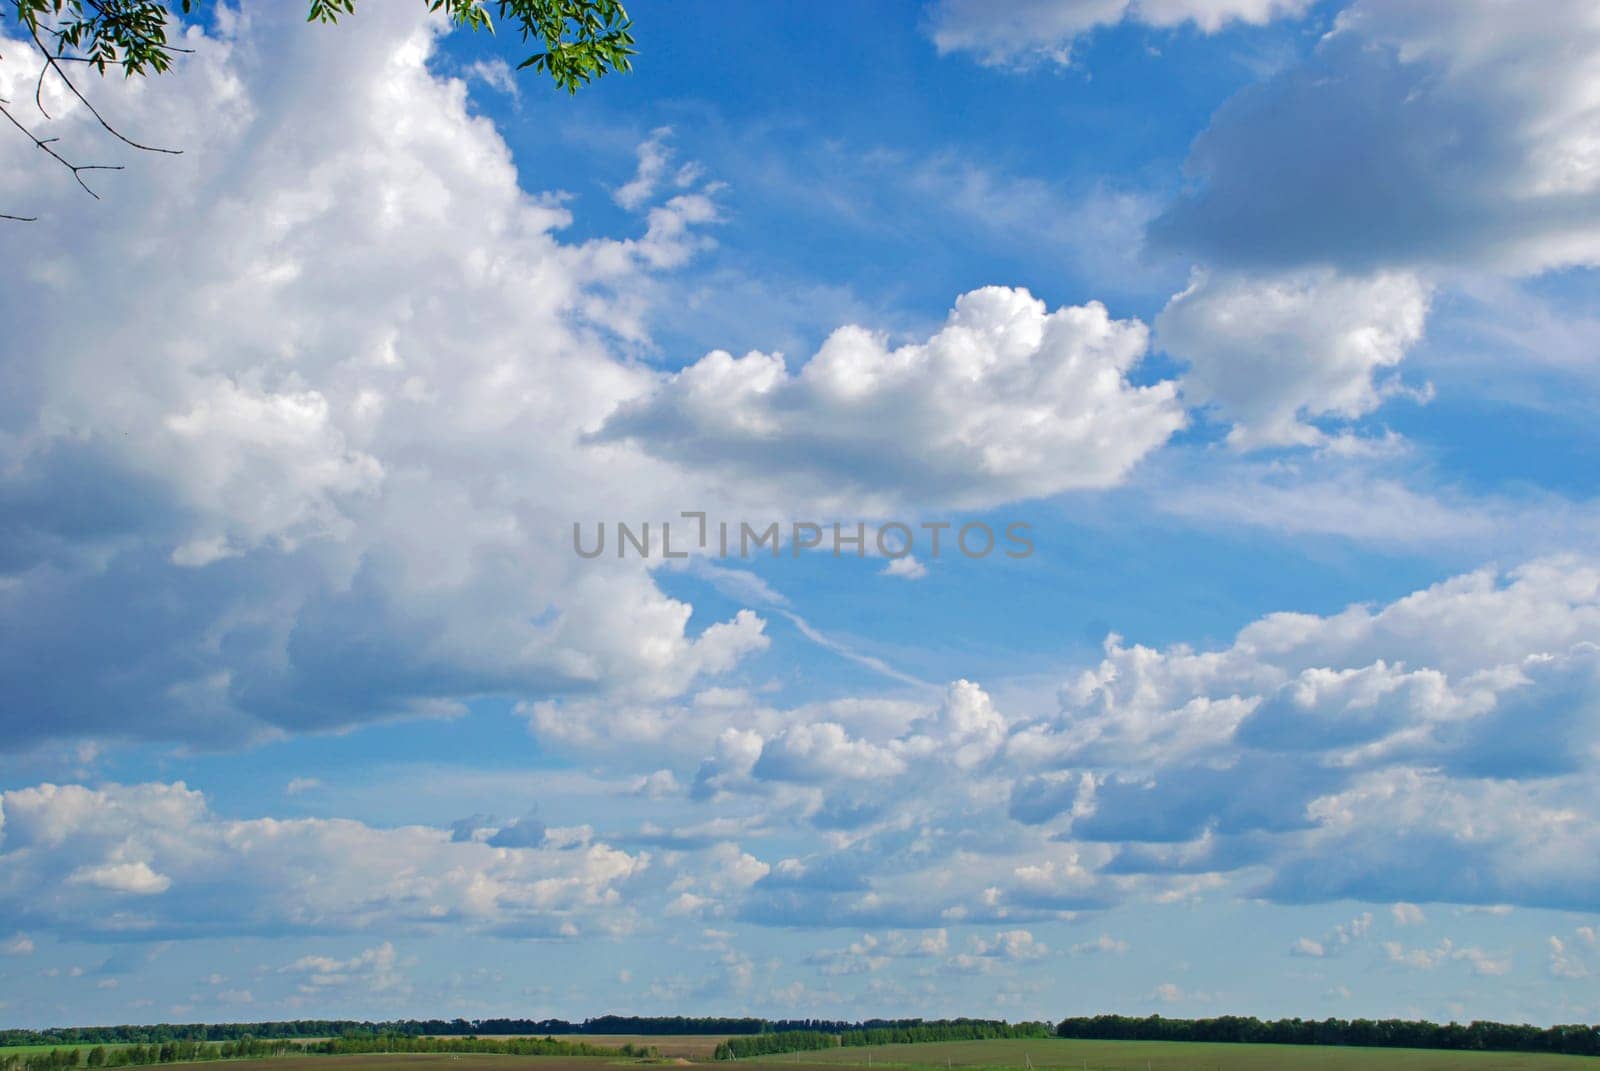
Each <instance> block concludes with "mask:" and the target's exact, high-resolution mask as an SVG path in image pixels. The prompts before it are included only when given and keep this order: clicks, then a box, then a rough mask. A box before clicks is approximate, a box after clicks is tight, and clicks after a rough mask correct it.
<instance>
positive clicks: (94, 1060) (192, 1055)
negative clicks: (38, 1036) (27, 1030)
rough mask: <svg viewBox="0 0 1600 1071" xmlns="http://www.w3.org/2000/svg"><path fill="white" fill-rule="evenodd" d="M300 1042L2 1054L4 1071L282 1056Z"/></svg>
mask: <svg viewBox="0 0 1600 1071" xmlns="http://www.w3.org/2000/svg"><path fill="white" fill-rule="evenodd" d="M12 1033H15V1031H12ZM296 1048H297V1046H296V1045H295V1043H294V1042H292V1041H287V1040H283V1039H274V1040H266V1039H261V1038H253V1037H248V1036H247V1037H241V1038H239V1039H238V1040H237V1041H223V1042H206V1041H188V1040H183V1041H163V1042H158V1043H152V1044H149V1045H143V1044H133V1045H115V1046H114V1047H112V1048H107V1047H106V1046H105V1045H95V1046H94V1047H93V1048H89V1049H84V1048H58V1049H47V1050H44V1051H39V1052H21V1053H7V1054H5V1055H0V1071H67V1069H70V1068H76V1067H90V1068H102V1067H137V1066H142V1065H145V1064H173V1063H179V1062H180V1061H193V1060H232V1059H238V1058H243V1057H258V1056H282V1055H283V1054H284V1053H287V1052H289V1051H290V1050H291V1049H296Z"/></svg>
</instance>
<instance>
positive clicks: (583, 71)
mask: <svg viewBox="0 0 1600 1071" xmlns="http://www.w3.org/2000/svg"><path fill="white" fill-rule="evenodd" d="M203 2H204V0H9V3H10V6H11V8H12V9H13V12H14V14H15V16H16V20H17V22H18V23H20V24H21V25H22V26H24V27H25V28H26V29H27V31H28V34H29V36H31V37H33V38H34V40H35V41H37V42H38V43H39V44H40V47H41V48H42V49H44V50H46V51H47V52H48V54H49V55H50V56H51V57H52V58H54V59H56V60H60V61H63V62H71V63H83V64H86V65H88V66H89V67H92V68H94V70H95V71H97V72H98V73H100V74H105V73H106V72H107V71H108V70H109V69H112V68H117V67H120V68H121V69H122V72H123V74H124V75H127V76H130V77H131V76H133V75H136V74H137V75H144V74H162V73H164V72H166V71H168V70H170V69H171V67H172V60H173V53H175V52H181V51H183V49H181V48H178V47H176V46H174V45H173V44H172V43H171V42H170V41H169V40H168V38H167V27H168V26H169V24H171V23H172V21H173V20H172V16H173V15H174V14H175V13H176V14H182V15H185V16H189V15H193V14H196V13H197V12H198V11H199V10H200V8H201V6H202V4H203ZM423 2H424V3H426V4H427V5H428V10H429V11H443V12H444V13H445V14H446V15H447V16H448V17H449V19H450V21H451V22H452V23H453V24H455V25H457V26H462V27H465V28H467V29H469V30H487V31H489V32H490V33H494V32H495V28H496V25H497V23H498V24H509V25H511V26H514V27H516V30H517V33H518V34H519V36H520V38H521V40H522V41H524V42H529V41H537V42H539V43H540V44H541V45H543V48H542V49H541V50H540V51H537V52H534V53H532V54H531V55H529V56H528V57H527V58H526V59H524V60H523V61H522V62H521V63H520V64H518V65H517V69H518V70H524V69H526V68H529V67H531V68H533V69H534V70H536V71H543V72H545V73H546V74H548V75H549V76H550V77H551V78H552V79H554V81H555V83H556V84H557V85H559V86H560V87H561V88H563V89H565V90H566V91H567V92H569V93H576V92H577V91H578V89H579V87H581V86H584V85H587V84H588V83H589V82H590V81H592V80H593V79H596V78H601V77H603V76H605V75H606V74H608V73H611V72H613V71H629V70H632V69H633V63H632V57H633V56H634V55H636V54H637V53H636V51H635V49H634V47H633V46H634V43H635V42H634V39H633V23H632V20H630V19H629V17H628V11H627V9H626V8H624V7H623V6H622V4H621V3H620V2H619V0H423ZM491 7H492V11H491ZM174 9H175V10H174ZM355 10H356V0H310V11H309V14H308V15H307V16H306V21H308V22H322V23H333V22H338V21H339V19H340V18H341V17H342V16H345V15H353V14H355Z"/></svg>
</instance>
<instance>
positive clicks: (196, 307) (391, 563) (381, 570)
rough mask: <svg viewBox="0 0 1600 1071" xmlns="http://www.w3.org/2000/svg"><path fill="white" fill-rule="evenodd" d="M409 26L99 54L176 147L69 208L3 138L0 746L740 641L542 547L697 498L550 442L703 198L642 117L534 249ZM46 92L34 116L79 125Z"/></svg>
mask: <svg viewBox="0 0 1600 1071" xmlns="http://www.w3.org/2000/svg"><path fill="white" fill-rule="evenodd" d="M443 28H444V23H443V22H442V21H441V20H439V19H437V18H429V17H427V16H426V12H425V10H424V9H423V8H422V7H421V6H420V5H383V7H382V9H381V10H376V11H372V12H364V13H363V16H362V18H360V19H355V20H351V21H350V23H349V25H348V26H341V27H340V28H339V30H338V32H337V33H330V32H326V31H322V30H319V29H318V28H316V27H308V26H306V25H305V24H304V22H303V19H300V18H297V17H296V16H295V14H294V12H293V11H290V10H288V9H287V8H286V7H282V6H280V5H267V6H261V7H251V8H249V9H247V10H235V9H227V10H223V11H219V12H218V14H217V17H216V19H215V22H214V23H213V24H211V25H210V27H209V29H207V30H202V29H200V28H198V27H193V28H190V29H188V30H186V31H185V32H184V40H183V42H182V44H183V46H184V47H185V48H189V49H192V50H193V53H192V54H191V55H186V56H185V57H184V59H183V62H182V63H180V64H179V65H178V69H177V70H175V72H174V73H172V74H171V75H169V76H165V77H163V78H159V79H150V80H148V81H145V80H139V79H134V80H129V81H128V82H127V83H123V82H122V81H121V80H116V79H108V80H106V81H105V82H104V83H98V82H97V83H96V85H95V87H94V88H95V90H96V92H97V93H102V94H105V95H106V96H107V98H108V102H109V106H111V107H112V108H113V110H114V111H115V112H116V114H117V115H118V117H119V121H120V122H121V123H123V124H124V125H125V126H126V127H127V128H128V129H129V130H133V131H139V132H148V133H149V134H150V135H152V136H153V135H154V134H155V133H156V132H159V133H160V135H161V137H162V138H164V139H166V140H168V141H170V142H172V143H174V144H177V145H180V146H181V147H182V148H183V149H184V150H185V151H184V154H183V155H182V156H179V157H172V158H160V159H155V158H149V157H145V158H140V159H137V160H132V161H129V163H130V167H129V169H128V170H127V171H125V172H119V173H116V174H114V175H111V174H107V175H104V176H102V178H103V180H104V181H103V183H102V185H103V186H104V187H105V192H106V194H107V195H108V201H107V204H106V205H104V206H93V207H91V206H88V205H86V203H85V202H84V200H81V198H82V194H81V192H79V191H77V190H76V188H75V187H74V186H73V184H72V183H71V182H70V180H67V176H65V175H64V174H62V173H58V172H57V171H53V170H51V169H50V167H48V166H46V165H48V164H49V161H47V160H42V159H41V160H35V159H33V158H34V157H41V158H42V156H43V154H40V153H37V152H35V151H33V150H32V149H31V148H29V147H28V146H27V145H26V143H25V142H23V141H21V139H4V140H3V141H0V163H3V164H4V166H3V167H0V204H4V205H5V206H6V207H7V208H8V209H13V210H18V211H23V210H25V211H28V212H30V213H33V214H37V215H39V216H40V217H41V219H40V222H39V223H37V224H35V225H32V226H30V227H28V228H26V229H25V230H18V231H16V232H15V233H13V234H11V235H10V236H9V240H8V243H7V246H6V252H5V257H6V258H7V260H8V262H9V263H10V265H11V267H12V268H13V269H14V270H13V272H12V275H13V276H14V279H15V285H13V286H11V287H8V288H7V290H6V293H5V295H4V296H3V297H0V309H3V310H4V312H5V315H6V320H7V323H8V324H10V325H11V327H10V328H9V329H8V342H7V359H6V383H7V388H6V393H7V396H8V398H9V400H10V404H7V405H5V406H4V407H0V503H3V508H4V511H5V513H6V514H7V517H8V522H7V539H6V541H5V542H6V544H7V549H6V551H5V552H4V554H3V555H0V578H3V583H0V619H3V620H4V621H6V622H7V628H6V631H7V632H8V634H14V635H17V636H18V637H20V638H21V639H20V640H19V642H16V643H8V644H7V645H6V648H5V650H4V652H0V672H3V673H4V675H5V677H6V679H7V680H8V681H10V682H12V684H13V687H14V697H15V699H16V702H14V703H8V704H7V707H6V714H4V715H0V724H3V726H4V730H5V731H4V733H3V734H0V735H3V736H4V739H5V741H6V745H7V746H12V747H25V746H27V745H28V744H30V743H31V742H34V741H36V740H37V739H38V738H40V737H42V736H46V735H50V734H64V735H98V736H114V735H123V734H127V735H134V736H151V737H158V738H159V737H165V738H176V739H182V740H186V741H190V742H199V743H206V744H216V743H234V742H237V741H239V740H240V739H242V738H249V737H261V736H265V735H270V734H273V733H278V732H283V731H295V730H302V729H319V728H327V727H331V726H338V725H342V724H348V723H350V722H353V721H357V720H361V719H366V718H373V717H388V716H395V715H418V714H421V715H429V714H448V713H451V712H455V711H459V710H460V709H461V707H460V705H459V704H460V700H461V698H462V697H464V696H469V695H473V694H484V693H502V694H512V695H519V694H534V695H543V694H551V693H557V692H560V693H568V692H584V691H599V690H607V691H612V690H614V691H616V692H618V693H619V694H623V695H629V694H631V695H633V696H635V697H650V698H659V697H662V696H668V695H672V694H676V693H677V692H680V691H682V690H683V689H684V688H685V687H686V686H687V685H688V684H689V683H690V682H691V681H692V680H694V678H695V677H697V676H699V675H702V674H714V673H717V672H720V671H722V670H725V669H727V668H728V667H729V666H731V665H732V664H733V663H734V662H735V661H736V660H737V659H738V658H739V657H740V656H741V655H742V654H744V653H746V652H748V651H752V650H756V649H759V648H760V647H761V646H763V645H764V644H765V642H766V641H765V639H764V638H763V637H762V636H761V634H760V633H761V622H760V621H759V620H758V619H756V618H754V617H753V615H746V616H743V617H740V618H738V619H736V620H734V621H733V622H731V623H728V624H726V625H721V626H716V625H714V626H712V627H711V628H709V629H706V630H705V631H704V632H703V634H701V635H700V636H694V635H690V634H688V633H687V631H686V626H687V623H688V621H689V616H690V613H691V607H689V606H688V605H686V604H684V603H681V602H679V601H676V600H674V599H670V598H667V597H666V596H665V595H663V594H662V593H661V591H660V590H659V589H658V588H657V587H656V585H655V584H654V582H653V581H652V579H651V577H650V575H649V573H648V571H647V570H646V569H645V568H644V567H643V566H642V565H640V564H638V563H619V562H608V563H601V562H596V563H582V562H580V561H579V560H578V559H577V558H576V556H575V555H574V554H572V553H571V549H570V546H569V544H568V534H569V533H570V526H571V524H572V523H573V521H574V520H579V519H589V518H594V517H597V516H602V515H604V516H609V515H610V514H611V512H612V511H613V510H615V509H616V508H617V505H618V504H619V503H627V504H628V505H629V506H630V507H637V508H638V509H639V510H641V511H643V512H649V513H657V512H662V511H670V510H675V509H676V508H679V507H680V506H681V504H682V503H683V502H687V501H694V502H697V503H709V504H715V503H717V502H718V501H720V499H719V497H718V495H717V494H716V493H715V492H714V491H711V490H708V489H707V488H706V487H705V486H704V485H703V484H701V483H698V482H697V481H696V480H695V478H693V477H692V476H689V475H685V474H683V473H681V472H676V471H673V470H670V469H668V468H665V467H663V466H660V465H657V464H656V463H654V462H652V461H651V460H650V459H649V458H647V457H644V456H642V455H639V454H637V453H628V452H626V451H623V450H621V449H620V448H617V447H597V446H586V445H584V444H583V443H582V442H581V440H582V437H583V435H584V433H585V432H586V431H587V430H590V429H592V427H593V426H595V425H596V424H598V422H599V421H600V420H601V419H602V418H603V417H604V416H605V414H606V413H608V412H610V411H611V410H612V409H614V408H615V407H616V406H617V405H618V404H619V403H620V402H622V401H625V400H627V399H628V398H630V397H632V396H634V395H636V394H638V393H640V392H642V391H645V390H648V389H649V388H650V387H651V385H652V383H653V377H652V376H651V375H650V374H649V373H648V372H647V371H646V370H645V369H644V368H642V367H640V366H638V365H636V364H633V363H631V362H630V361H628V360H627V359H625V357H626V353H627V350H628V347H629V346H631V345H633V340H636V339H637V338H638V337H639V335H640V332H641V326H640V319H639V317H640V316H641V314H642V312H643V310H644V308H645V307H646V306H647V304H648V302H649V301H650V300H651V293H652V287H653V285H654V283H653V280H654V277H655V273H657V272H659V271H662V270H665V269H667V268H670V267H672V266H675V265H678V264H681V263H683V262H684V261H685V260H687V259H688V258H689V257H690V256H691V255H692V254H693V253H694V251H695V250H696V249H697V248H699V247H700V246H701V245H702V244H704V242H705V240H706V239H705V238H704V235H703V233H702V225H703V224H705V223H708V222H710V221H712V220H713V219H714V218H715V216H716V209H715V206H714V205H713V204H712V201H711V199H710V193H711V191H710V189H709V188H708V187H707V186H705V185H704V184H703V183H701V182H700V181H699V180H698V178H697V177H696V175H695V173H694V171H693V169H683V168H679V169H677V170H676V171H673V172H672V173H671V174H670V175H668V174H666V173H665V172H664V169H665V164H664V163H661V162H660V161H663V160H664V158H665V154H666V149H665V146H664V141H663V138H664V134H661V133H660V132H658V135H657V136H656V137H655V138H653V140H652V141H651V142H649V143H647V145H646V146H645V147H644V149H642V150H641V171H640V177H639V179H637V180H636V182H635V183H633V184H630V185H629V187H627V190H628V192H627V193H626V194H625V195H623V196H622V199H623V200H624V201H625V202H626V203H627V204H628V205H629V206H630V207H631V208H633V209H636V210H637V211H638V212H639V213H640V216H641V221H640V225H641V227H642V233H641V234H639V235H638V236H636V237H630V238H621V239H605V238H595V239H590V240H587V241H583V242H563V241H562V240H561V239H560V237H559V236H558V232H559V230H560V229H561V228H562V227H564V226H565V225H566V224H567V223H568V222H569V220H570V215H569V213H568V211H567V209H566V208H564V207H562V199H561V198H560V197H558V196H535V195H530V194H529V193H527V192H525V191H523V190H522V189H521V188H520V187H519V185H518V182H517V174H516V171H515V169H514V168H513V166H512V162H511V157H510V152H509V150H508V149H507V147H506V145H505V143H504V142H503V141H502V140H501V138H500V137H499V135H498V133H497V132H496V130H495V129H494V127H493V125H492V124H491V123H490V122H489V121H487V120H485V119H483V118H478V117H474V116H473V115H472V113H471V111H470V109H469V107H468V104H467V100H466V87H465V85H464V83H463V82H461V81H460V80H457V79H452V78H447V77H442V76H440V75H438V74H436V73H435V72H434V71H433V70H432V69H430V66H429V63H430V57H431V55H432V53H433V50H434V46H435V41H436V38H437V36H438V34H439V33H441V32H442V31H443ZM18 51H19V52H20V51H23V50H22V49H21V48H20V46H19V47H18ZM7 54H9V50H8V51H7ZM21 78H24V72H22V70H21V68H20V67H19V65H17V64H14V63H6V64H4V65H0V95H3V96H5V97H6V98H7V99H11V100H22V99H25V98H28V99H31V96H32V88H31V84H30V86H29V87H27V88H26V89H24V87H23V86H22V84H21V82H19V81H18V79H21ZM331 85H337V86H339V87H340V88H339V91H338V92H330V91H329V90H328V88H327V87H329V86H331ZM46 93H47V96H48V99H47V101H46V103H47V105H48V107H49V110H50V112H51V114H52V115H54V116H55V117H56V118H55V119H54V121H52V122H49V123H46V124H45V126H44V129H45V132H46V133H49V134H52V135H59V136H60V137H61V138H62V142H61V144H62V145H63V146H70V147H71V150H72V152H73V154H74V155H78V156H83V155H85V154H88V153H91V152H94V151H96V150H97V149H104V150H106V151H108V152H109V151H112V150H113V149H114V146H111V147H107V146H105V144H104V139H103V138H102V137H100V136H98V134H97V133H96V131H95V128H94V122H93V119H92V117H90V116H88V115H87V114H86V113H85V111H84V109H83V108H82V107H81V106H77V105H76V103H75V102H74V101H72V100H70V99H65V98H64V95H63V93H62V92H61V91H60V89H59V87H56V86H54V85H53V83H51V82H50V81H48V80H47V82H46ZM30 107H31V105H30ZM41 122H43V120H41ZM653 161H655V162H653ZM658 185H661V186H665V185H670V186H671V187H672V189H671V190H670V191H668V192H669V193H670V196H667V198H666V200H664V201H659V202H657V201H655V200H653V199H652V196H651V193H652V191H653V190H654V189H655V187H656V186H658ZM113 203H114V204H115V208H114V209H113V208H111V207H109V206H110V205H112V204H113ZM100 208H103V209H104V210H103V211H97V210H96V209H100ZM86 294H93V295H94V296H95V297H94V300H93V301H92V302H86V301H85V300H84V295H86ZM86 501H93V502H95V503H96V504H97V505H96V507H95V509H94V511H93V513H92V515H90V514H88V513H85V512H83V510H82V507H81V505H80V504H81V503H83V502H86ZM40 606H50V607H52V608H53V610H52V612H51V613H50V614H40V613H38V612H37V608H38V607H40ZM24 623H25V624H24ZM63 665H72V666H75V667H77V669H76V670H75V671H74V672H71V673H62V672H59V667H61V666H63ZM130 710H136V711H139V712H140V713H139V716H138V717H137V718H130V717H129V716H128V713H127V712H128V711H130ZM136 884H137V883H136Z"/></svg>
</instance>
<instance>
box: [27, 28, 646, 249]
mask: <svg viewBox="0 0 1600 1071" xmlns="http://www.w3.org/2000/svg"><path fill="white" fill-rule="evenodd" d="M204 2H205V0H0V25H4V23H5V22H6V21H7V19H6V16H7V14H9V15H11V16H12V18H13V20H14V22H15V23H16V25H17V26H19V27H20V28H21V29H22V31H23V37H24V38H25V40H26V41H27V42H28V43H31V44H32V46H33V49H34V53H35V58H36V59H37V61H38V63H39V77H38V80H37V83H36V88H35V92H34V104H35V105H36V106H37V108H38V110H39V112H40V114H42V115H44V116H45V117H46V118H49V115H48V113H46V112H45V107H44V97H43V91H44V85H45V81H46V79H47V78H48V77H50V76H52V75H53V76H54V77H55V78H57V79H59V80H60V82H61V84H62V85H63V86H65V87H66V89H67V91H68V92H70V93H71V94H72V96H74V97H76V98H77V100H78V101H79V102H80V103H81V104H82V105H83V106H84V107H85V108H87V109H88V110H89V113H90V114H91V115H93V116H94V118H95V120H96V121H97V122H99V124H100V126H101V127H102V128H104V130H105V131H106V133H108V134H110V135H111V136H112V137H114V138H116V139H117V140H118V141H121V142H122V143H124V144H125V145H129V146H131V147H133V148H135V149H143V150H145V151H146V152H161V153H174V154H175V153H176V152H177V151H178V150H175V149H158V148H155V147H154V146H150V145H143V144H140V143H139V142H137V141H135V140H133V139H132V138H130V137H127V136H126V135H124V134H123V133H122V132H121V131H119V130H118V129H117V128H116V127H114V126H112V125H111V123H109V122H108V121H107V120H106V119H105V117H104V116H102V115H101V114H100V112H99V111H98V110H97V109H96V108H95V106H94V105H93V104H92V103H90V101H89V98H88V97H86V96H85V95H84V93H83V91H82V90H81V89H80V88H79V87H78V85H77V83H76V82H75V81H74V80H73V74H72V72H73V70H74V69H88V70H92V71H94V72H95V73H97V74H99V75H101V76H104V75H106V74H107V73H109V72H111V71H113V70H119V69H120V70H121V71H122V74H123V76H124V77H125V78H132V77H134V76H135V75H139V76H143V75H149V74H164V73H166V72H167V71H169V70H171V69H172V64H173V58H174V54H175V53H180V52H185V51H187V49H184V48H181V47H179V46H178V45H175V44H173V43H172V41H171V40H169V38H168V36H167V32H168V29H169V27H176V26H178V25H181V22H180V19H181V18H182V17H188V16H192V15H195V14H197V13H198V12H199V11H200V9H201V7H202V6H203V4H204ZM274 2H275V3H277V2H282V0H274ZM385 2H386V3H392V2H394V0H385ZM423 2H424V3H425V4H426V5H427V7H428V10H429V11H442V12H444V13H445V15H446V16H447V17H448V18H449V19H450V21H451V22H452V23H453V24H454V25H456V26H463V27H466V28H467V29H469V30H487V31H489V32H490V33H494V32H495V28H496V26H497V25H510V26H513V27H515V28H516V30H517V33H518V34H519V35H520V37H521V40H522V42H523V43H524V44H527V43H529V42H537V43H538V45H540V46H542V47H541V48H540V49H539V50H538V51H535V52H533V53H531V54H530V55H529V56H528V57H527V58H526V59H524V60H523V61H522V62H521V63H520V64H518V65H517V69H518V70H519V71H520V70H526V69H528V68H530V67H531V68H532V69H534V70H536V71H543V72H544V73H545V74H548V75H549V76H550V77H551V79H552V80H554V81H555V83H556V85H558V86H560V87H561V88H562V89H565V90H566V91H567V92H568V93H576V92H577V91H578V89H579V87H580V86H585V85H588V84H589V83H590V82H591V81H593V80H595V79H597V78H602V77H604V76H605V75H606V74H609V73H611V72H613V71H629V70H632V69H633V62H632V57H633V56H634V55H635V54H636V53H635V51H634V47H633V45H634V40H633V23H632V21H631V20H630V19H629V17H628V12H627V9H626V8H624V7H623V6H622V4H621V2H620V0H423ZM309 3H310V8H309V13H308V14H307V16H306V21H308V22H321V23H333V22H338V21H339V19H340V18H341V17H343V16H345V15H353V14H355V10H356V0H309ZM0 59H3V60H6V61H8V62H15V59H14V58H12V57H9V56H6V57H0ZM11 104H12V102H11V101H7V100H0V119H4V120H5V121H6V122H7V123H9V124H10V125H11V126H12V127H14V128H15V129H16V130H17V131H18V133H20V134H22V136H23V137H25V138H27V139H28V140H29V141H31V142H33V145H34V148H36V149H38V150H39V151H41V152H43V153H44V154H45V155H47V156H49V157H50V158H51V159H52V160H54V161H55V162H56V163H58V164H60V165H61V166H62V167H64V168H65V169H66V170H67V171H68V172H70V173H71V175H72V177H73V179H74V180H75V181H76V182H77V183H78V185H79V186H81V187H83V190H84V192H85V193H87V194H89V196H91V197H94V198H96V199H97V200H98V198H99V195H98V194H96V193H95V192H94V190H93V189H91V188H90V187H89V184H88V182H86V181H85V180H84V176H85V174H86V173H88V172H94V171H119V170H121V168H122V165H120V164H81V163H74V162H73V161H72V160H71V159H69V158H68V157H67V156H65V155H63V151H62V150H61V149H59V148H58V147H57V146H56V144H55V143H56V140H57V139H55V138H49V137H41V136H40V135H39V134H37V133H35V132H34V131H33V129H31V127H30V126H29V125H28V124H27V123H24V122H23V121H22V120H21V119H19V118H18V117H17V115H16V114H15V113H14V112H13V111H12V110H11V107H10V105H11ZM33 218H34V217H32V216H14V215H10V214H8V213H0V219H10V220H20V221H24V222H30V221H32V220H33Z"/></svg>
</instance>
